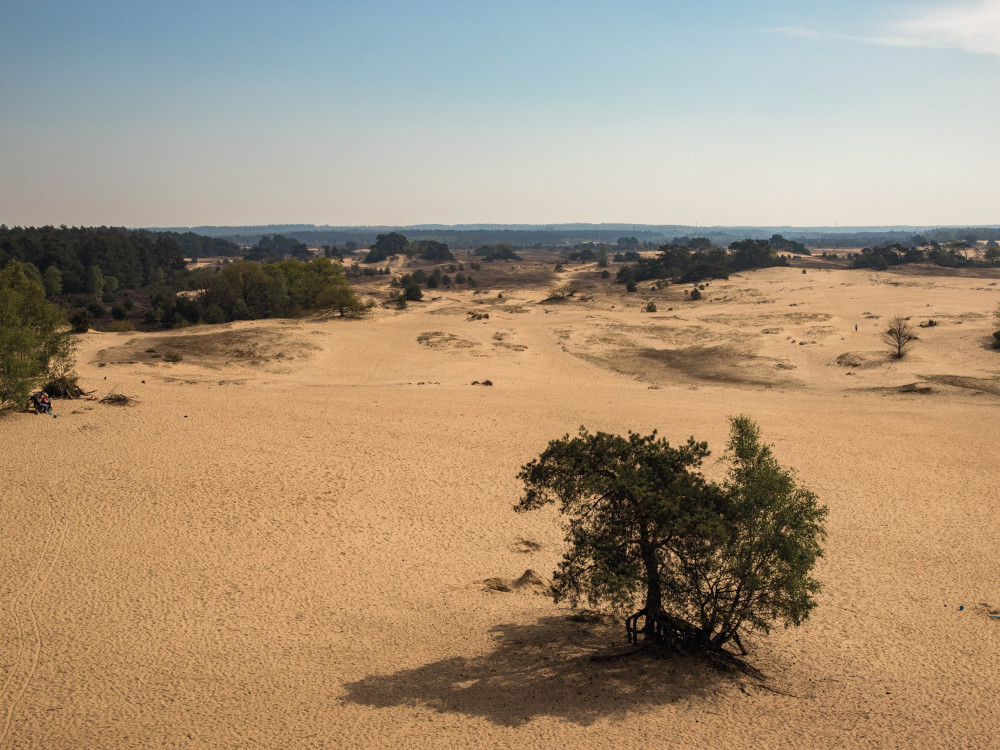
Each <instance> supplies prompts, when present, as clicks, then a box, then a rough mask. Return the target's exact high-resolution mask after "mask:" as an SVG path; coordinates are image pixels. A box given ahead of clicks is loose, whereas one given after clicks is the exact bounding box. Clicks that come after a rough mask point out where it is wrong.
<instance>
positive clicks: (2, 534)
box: [0, 268, 1000, 750]
mask: <svg viewBox="0 0 1000 750" xmlns="http://www.w3.org/2000/svg"><path fill="white" fill-rule="evenodd" d="M587 273H588V274H590V276H595V275H596V274H594V273H593V272H591V271H587ZM588 278H589V277H588ZM619 290H620V288H613V289H612V288H611V287H607V286H606V287H605V288H604V291H603V292H597V293H595V294H594V296H592V297H591V298H590V299H584V300H581V299H579V297H575V298H571V299H570V300H569V301H567V302H563V303H549V304H540V301H541V300H542V299H543V298H544V297H545V296H546V294H545V292H544V290H541V289H536V290H532V291H524V290H520V291H519V290H517V289H511V288H506V289H500V288H493V289H491V290H489V291H484V292H483V293H481V294H472V293H471V292H469V291H464V292H461V293H459V292H441V293H440V295H439V298H438V299H436V300H434V301H428V302H425V303H420V304H415V305H411V307H410V309H408V310H406V311H401V312H397V311H388V310H378V311H377V312H376V313H375V314H374V315H373V316H372V317H370V318H369V319H366V320H361V321H345V320H338V319H330V320H308V321H283V322H278V321H262V322H255V323H244V324H234V325H231V326H227V327H223V328H208V327H206V328H197V329H186V330H184V331H173V332H165V333H157V334H135V333H133V334H100V333H91V334H87V335H85V336H82V337H81V347H80V352H79V365H78V371H79V373H80V375H81V376H82V384H83V385H84V386H85V388H86V389H87V390H90V389H96V393H95V396H97V397H100V396H103V395H106V394H107V393H108V392H111V391H117V392H121V393H124V394H126V395H129V396H131V397H133V398H135V399H136V401H137V402H136V403H135V404H134V405H133V406H130V407H115V406H109V405H105V404H101V403H99V402H97V401H72V402H67V401H63V402H57V403H56V410H57V413H58V418H57V419H50V418H47V417H40V416H31V415H22V414H7V415H5V416H4V417H3V418H0V446H2V451H0V477H2V479H0V542H2V543H0V748H3V749H4V750H7V749H8V748H11V749H13V748H46V749H49V748H151V747H157V748H158V747H183V748H250V747H266V748H299V747H302V748H349V747H442V748H445V747H448V748H452V747H453V748H466V747H517V748H521V747H540V748H551V747H560V748H576V747H580V748H584V747H595V746H600V747H605V746H607V747H623V748H631V747H638V746H643V747H646V746H648V747H654V746H655V747H697V748H702V747H704V748H709V747H712V748H718V747H722V748H726V747H734V748H735V747H776V748H777V747H823V748H827V747H858V746H862V745H866V746H880V747H906V748H912V747H933V748H940V747H976V748H988V747H996V746H998V745H1000V696H998V690H997V688H998V685H1000V620H997V619H992V618H990V617H989V615H988V611H989V610H990V609H992V610H994V611H995V610H996V609H997V607H1000V554H998V546H997V545H998V540H1000V514H998V506H1000V502H998V499H1000V491H998V489H997V469H996V461H997V446H998V445H1000V426H998V425H1000V353H997V352H994V351H992V350H990V349H989V348H988V339H989V333H990V332H991V331H992V330H993V325H992V323H991V321H990V313H991V312H992V310H993V309H994V308H995V307H996V305H997V303H998V302H1000V287H998V286H997V282H996V281H994V280H992V279H983V278H966V277H959V276H935V275H913V274H910V275H903V274H896V275H893V274H888V273H883V274H874V273H868V272H863V271H860V272H859V271H854V272H850V271H844V270H818V269H814V268H810V269H809V271H808V273H806V274H802V272H801V270H800V269H771V270H768V271H762V272H756V273H753V274H745V275H741V276H736V277H733V278H732V279H731V280H729V281H727V282H721V281H720V282H713V283H712V284H711V285H710V286H709V287H708V288H707V289H706V290H705V295H706V296H705V299H703V300H701V301H699V302H690V301H685V300H684V299H683V297H682V294H681V291H680V290H674V289H667V290H663V291H659V292H655V293H653V292H650V291H649V290H648V288H647V285H645V284H644V285H642V287H641V288H640V294H639V295H632V296H629V297H627V298H626V297H624V296H622V295H620V294H619ZM501 291H503V293H504V297H503V298H502V299H498V298H497V293H498V292H501ZM648 297H653V298H654V299H656V301H657V305H658V308H659V312H657V313H643V312H641V311H640V308H641V305H642V304H643V302H644V299H645V298H648ZM670 307H672V308H673V309H672V310H669V309H668V308H670ZM470 310H476V311H479V312H488V313H489V318H488V319H484V320H475V321H473V320H470V319H469V317H468V312H469V311H470ZM897 313H901V314H904V315H911V316H913V318H912V322H913V323H917V322H919V321H921V320H926V319H927V318H929V317H933V318H934V319H935V320H937V321H939V325H937V326H935V327H933V328H922V329H919V330H918V332H919V335H920V340H919V341H918V342H917V343H916V344H915V345H914V347H913V349H912V352H911V353H910V354H909V355H908V356H907V357H906V358H905V359H904V360H902V361H900V362H890V361H888V360H887V359H886V355H885V348H884V346H883V345H882V344H880V343H879V341H878V332H879V330H880V329H881V328H882V327H884V325H885V319H886V318H887V317H888V316H891V315H894V314H897ZM855 325H857V326H858V330H857V331H855ZM147 350H153V351H147ZM170 350H174V351H178V352H180V353H182V354H183V355H184V361H183V362H181V363H179V364H167V363H164V362H163V360H162V358H161V355H162V354H163V353H165V352H167V351H170ZM845 355H846V356H845ZM838 358H841V362H846V363H847V364H846V365H845V364H838ZM102 364H103V366H101V365H102ZM485 379H489V380H491V381H492V383H493V386H492V387H483V386H473V385H471V383H472V381H474V380H479V381H482V380H485ZM914 384H916V385H914ZM900 386H911V387H910V388H908V389H907V388H904V389H903V391H902V392H901V391H900V390H899V387H900ZM907 391H909V392H907ZM738 413H744V414H747V415H749V416H751V417H752V418H754V419H755V420H757V421H758V423H759V424H760V425H761V427H762V428H763V430H764V435H765V438H766V439H767V440H768V441H769V442H772V443H773V444H774V445H775V448H776V453H777V455H778V457H779V459H780V460H781V461H782V462H783V463H784V464H786V465H789V466H792V467H795V469H796V470H797V471H798V474H799V477H800V479H801V480H802V482H803V483H804V484H805V485H806V486H808V487H809V488H811V489H812V490H814V491H815V492H817V493H818V494H819V496H820V498H821V500H822V501H823V502H824V503H826V504H827V505H828V506H829V508H830V516H829V522H828V530H829V539H828V543H827V546H826V556H825V558H824V559H823V561H822V563H821V565H820V568H819V570H818V575H819V578H820V579H821V580H822V581H823V584H824V590H823V593H822V594H821V597H820V606H819V607H818V608H817V609H816V610H815V613H814V615H813V616H812V617H811V618H810V620H809V621H808V622H807V623H806V624H805V625H804V626H803V627H801V628H798V629H794V630H778V631H776V632H774V633H773V634H772V635H771V636H769V637H766V638H763V637H762V638H757V639H756V640H755V641H754V643H753V646H752V661H753V663H754V664H756V665H757V666H758V667H760V668H761V669H762V670H763V671H764V672H765V673H766V674H767V676H768V685H769V686H770V689H764V688H761V687H759V686H757V685H755V683H753V682H750V681H747V680H746V679H734V678H732V677H727V676H723V675H720V674H718V673H715V672H713V671H711V670H708V669H706V668H704V667H702V666H700V665H698V664H694V663H691V662H688V661H685V660H683V659H677V660H666V661H655V660H645V659H643V658H637V659H630V660H621V661H617V662H609V663H595V662H592V661H590V659H589V656H590V654H592V653H594V652H596V651H599V650H601V649H604V648H607V647H608V646H610V645H611V644H613V643H619V644H620V643H621V641H622V639H623V633H622V632H621V631H620V630H619V629H617V628H615V627H612V626H609V625H603V624H600V623H589V622H579V621H576V620H574V619H569V616H570V615H571V614H572V611H571V610H570V609H569V608H568V607H566V606H565V605H556V604H554V603H553V601H552V599H551V598H549V597H547V596H545V595H543V594H541V593H539V592H537V591H535V590H534V589H532V588H530V587H528V588H525V589H515V590H513V591H510V592H502V591H495V590H490V589H488V588H486V587H484V586H483V584H482V582H483V581H484V580H485V579H488V578H501V579H505V580H510V579H514V578H516V577H518V576H519V575H520V574H521V573H523V572H524V571H525V570H526V569H528V568H531V569H533V570H535V571H538V572H539V573H541V574H543V575H546V576H547V575H550V573H551V571H552V569H553V568H554V566H555V563H556V562H557V560H558V559H559V556H560V550H561V543H562V542H561V539H562V535H561V532H560V526H559V520H558V517H557V515H556V514H555V513H554V512H548V511H542V512H537V513H533V514H515V513H514V512H513V511H512V506H513V504H514V503H515V502H516V501H517V500H518V498H519V491H520V488H519V485H518V482H517V480H516V474H517V471H518V469H519V467H520V466H521V465H523V464H524V463H526V462H527V461H529V460H530V459H532V458H533V457H535V456H537V455H538V453H539V452H540V451H541V450H542V449H543V448H544V447H545V445H546V444H547V442H548V441H549V440H551V439H554V438H557V437H560V436H562V435H563V434H564V433H566V432H574V431H575V430H576V429H577V428H578V427H579V426H580V425H586V426H587V427H588V428H589V429H591V430H598V429H600V430H614V431H626V430H628V429H633V430H637V431H649V430H651V429H653V428H656V429H658V430H660V432H661V433H662V434H663V435H665V436H666V437H668V438H669V439H670V440H671V441H681V440H684V439H686V438H687V437H688V436H689V435H691V434H694V435H695V436H696V437H698V438H699V439H706V440H708V441H709V444H710V445H711V446H712V447H713V448H714V449H715V450H716V452H717V453H718V452H720V451H721V449H722V448H723V446H724V443H725V439H726V434H727V423H726V416H727V415H731V414H738ZM708 470H709V471H710V472H717V471H721V467H720V466H719V465H717V464H712V465H710V466H709V467H708ZM960 607H961V608H964V609H960Z"/></svg>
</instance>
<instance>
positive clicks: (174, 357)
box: [163, 351, 184, 362]
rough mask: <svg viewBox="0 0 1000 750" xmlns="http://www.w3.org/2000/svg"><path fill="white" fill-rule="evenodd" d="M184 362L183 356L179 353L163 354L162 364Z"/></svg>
mask: <svg viewBox="0 0 1000 750" xmlns="http://www.w3.org/2000/svg"><path fill="white" fill-rule="evenodd" d="M183 360H184V355H183V354H181V353H180V352H174V351H169V352H164V354H163V361H164V362H182V361H183Z"/></svg>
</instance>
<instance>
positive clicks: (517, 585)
mask: <svg viewBox="0 0 1000 750" xmlns="http://www.w3.org/2000/svg"><path fill="white" fill-rule="evenodd" d="M510 587H511V588H512V589H514V590H515V591H527V592H530V593H532V594H543V595H545V596H549V595H551V594H552V584H551V583H549V582H548V581H547V580H545V579H544V578H542V577H541V576H540V575H538V573H536V572H535V571H533V570H532V569H531V568H528V569H527V570H526V571H524V573H522V574H521V577H520V578H518V579H517V580H516V581H514V582H513V583H512V584H511V585H510Z"/></svg>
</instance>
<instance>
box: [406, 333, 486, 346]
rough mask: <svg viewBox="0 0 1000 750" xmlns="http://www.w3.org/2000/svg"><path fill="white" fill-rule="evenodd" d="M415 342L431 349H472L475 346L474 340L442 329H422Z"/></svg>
mask: <svg viewBox="0 0 1000 750" xmlns="http://www.w3.org/2000/svg"><path fill="white" fill-rule="evenodd" d="M417 343H418V344H423V345H424V346H427V347H430V348H431V349H472V348H474V347H475V346H476V342H474V341H469V340H468V339H463V338H459V337H458V336H456V335H455V334H453V333H445V332H444V331H424V332H423V333H421V334H420V335H419V336H417Z"/></svg>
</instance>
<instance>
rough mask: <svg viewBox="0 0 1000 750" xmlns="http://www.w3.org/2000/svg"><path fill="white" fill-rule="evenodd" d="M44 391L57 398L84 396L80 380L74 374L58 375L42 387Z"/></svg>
mask: <svg viewBox="0 0 1000 750" xmlns="http://www.w3.org/2000/svg"><path fill="white" fill-rule="evenodd" d="M42 390H43V391H45V392H46V393H47V394H49V395H50V396H53V397H55V398H80V397H81V396H83V389H82V388H81V387H80V383H79V378H78V377H77V376H76V375H72V374H66V375H56V376H55V377H52V378H50V379H49V381H48V382H47V383H45V385H43V386H42Z"/></svg>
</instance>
